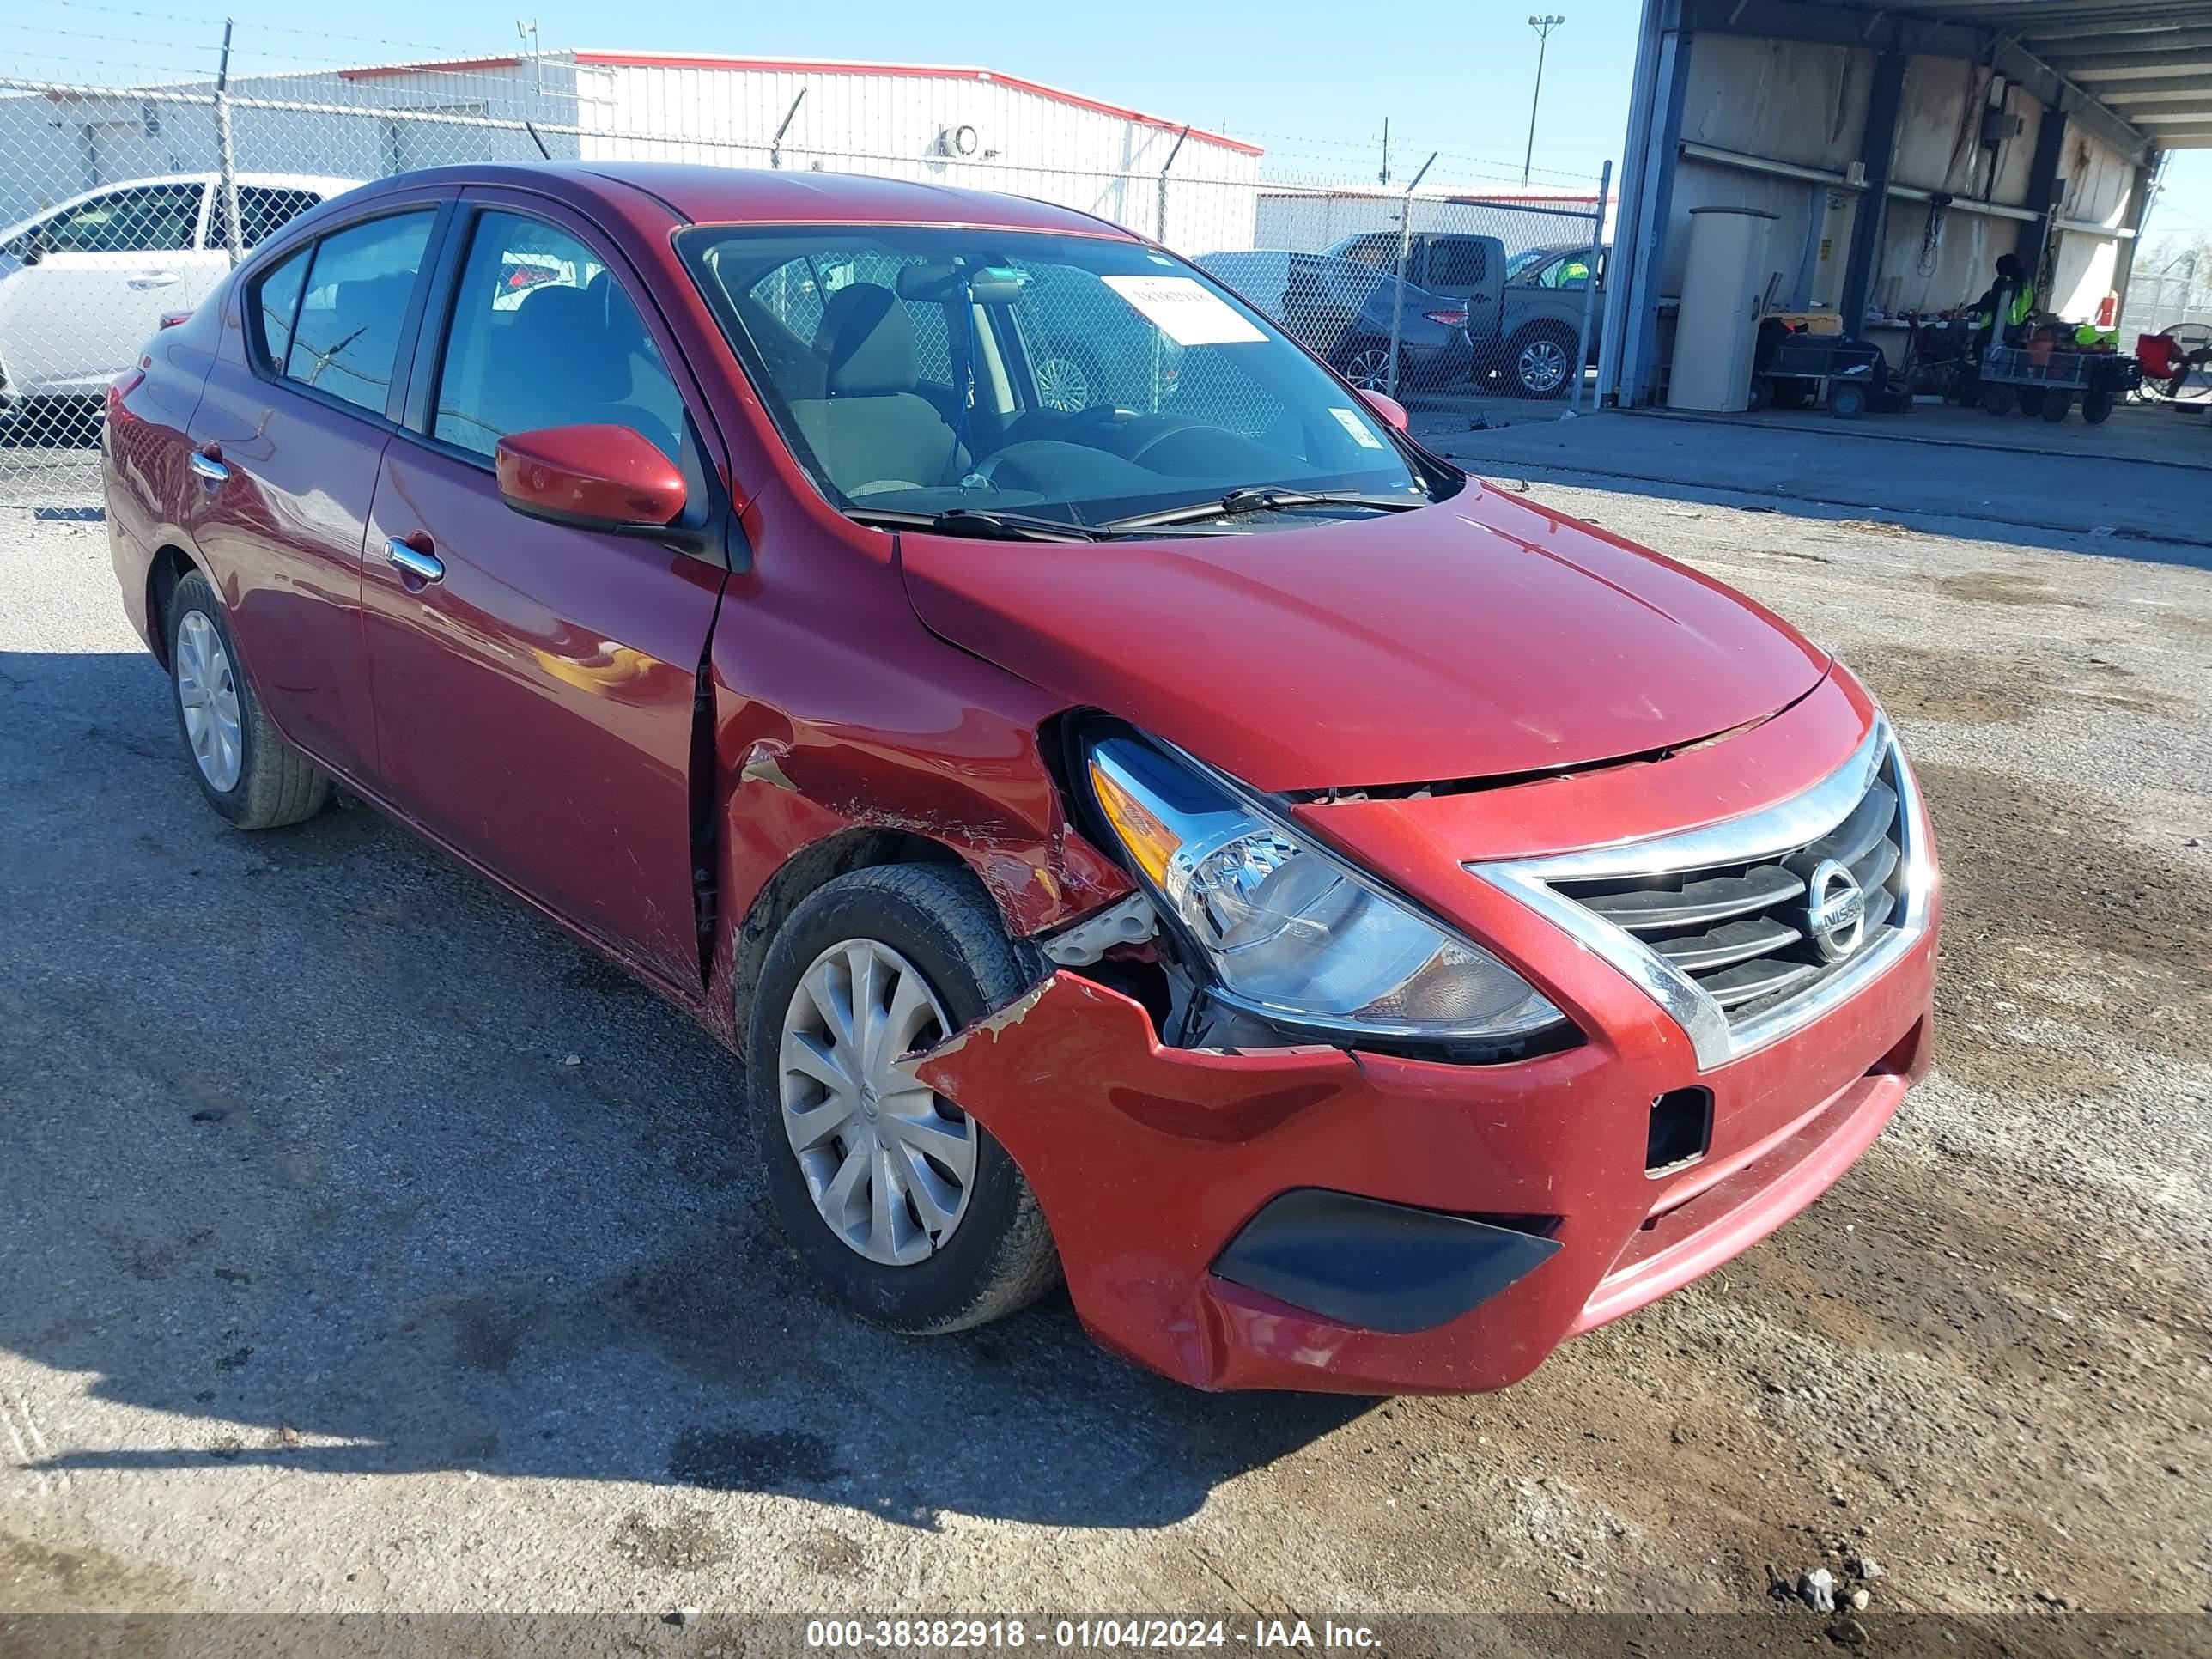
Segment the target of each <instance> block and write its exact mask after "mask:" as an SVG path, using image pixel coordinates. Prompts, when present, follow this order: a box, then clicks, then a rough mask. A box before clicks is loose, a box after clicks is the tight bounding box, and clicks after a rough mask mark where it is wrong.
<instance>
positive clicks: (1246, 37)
mask: <svg viewBox="0 0 2212 1659" xmlns="http://www.w3.org/2000/svg"><path fill="white" fill-rule="evenodd" d="M1547 3H1548V4H1550V5H1551V6H1552V7H1553V9H1557V10H1559V11H1561V12H1564V13H1565V15H1566V19H1567V21H1566V22H1565V24H1564V25H1563V26H1562V27H1559V29H1558V30H1557V31H1556V32H1555V33H1553V36H1552V41H1551V47H1550V53H1549V58H1548V61H1547V66H1546V70H1545V76H1544V94H1543V105H1542V112H1541V122H1540V125H1539V126H1538V129H1537V133H1536V155H1535V165H1536V167H1538V168H1540V169H1542V170H1543V172H1542V173H1540V174H1539V176H1540V177H1543V178H1547V179H1550V180H1551V181H1553V182H1559V181H1563V180H1565V179H1569V178H1571V179H1577V180H1580V179H1589V178H1590V177H1591V176H1592V175H1594V174H1595V172H1596V169H1597V166H1598V163H1599V162H1600V161H1602V160H1604V159H1605V158H1606V157H1607V156H1608V155H1617V154H1618V153H1619V150H1620V141H1621V131H1622V126H1623V123H1624V121H1625V119H1626V100H1627V87H1628V79H1629V73H1630V69H1631V66H1632V60H1633V56H1634V52H1635V30H1636V21H1637V17H1638V11H1639V7H1638V5H1637V4H1636V3H1635V0H1564V3H1561V0H1547ZM518 9H527V12H528V15H532V17H534V18H535V20H536V21H537V23H538V29H539V40H540V41H541V42H542V44H543V45H544V46H545V47H547V48H548V49H553V48H558V47H563V46H631V47H639V48H647V49H658V50H666V51H692V52H749V53H768V54H788V55H791V56H798V57H822V58H886V59H892V60H897V61H905V62H913V63H939V64H943V63H951V64H981V65H983V66H986V67H988V68H992V69H997V70H1005V71H1007V72H1008V73H1011V74H1016V75H1023V76H1030V77H1031V78H1033V79H1036V80H1040V81H1048V82H1053V83H1054V84H1057V85H1060V86H1064V87H1066V88H1070V89H1072V90H1075V91H1079V92H1084V93H1087V94H1091V96H1093V97H1097V98H1102V99H1106V100H1110V101H1113V102H1116V103H1122V104H1128V105H1133V106H1136V107H1138V108H1140V109H1145V110H1147V111H1150V112H1154V113H1157V114H1160V115H1164V116H1167V117H1170V118H1174V119H1177V120H1186V121H1190V122H1194V123H1195V124H1197V125H1200V126H1210V127H1215V128H1219V129H1225V130H1226V131H1229V132H1231V133H1233V134H1236V135H1237V136H1239V137H1246V138H1249V139H1250V140H1251V141H1252V142H1254V143H1260V144H1263V145H1265V146H1266V147H1267V150H1268V153H1269V157H1270V161H1271V162H1272V163H1273V166H1274V167H1277V168H1279V169H1281V170H1283V171H1285V172H1290V171H1297V172H1310V173H1326V174H1329V175H1333V176H1342V177H1353V176H1359V175H1363V174H1364V175H1365V176H1368V177H1372V176H1373V174H1374V173H1375V172H1376V170H1377V168H1378V167H1379V164H1380V160H1381V142H1380V141H1381V136H1382V132H1383V121H1384V119H1385V118H1386V117H1387V118H1389V123H1390V131H1391V139H1392V151H1393V154H1392V168H1393V171H1394V173H1396V175H1397V176H1398V177H1399V178H1400V179H1406V178H1409V177H1410V176H1411V173H1412V170H1413V168H1414V167H1419V165H1420V162H1421V161H1422V159H1423V158H1424V157H1425V156H1426V155H1427V154H1428V152H1429V151H1430V150H1431V149H1440V150H1443V151H1444V152H1445V155H1444V157H1443V159H1442V160H1440V161H1438V162H1437V168H1436V172H1435V173H1433V174H1432V175H1431V177H1432V178H1435V179H1439V180H1442V179H1481V178H1492V179H1496V178H1517V177H1518V176H1519V172H1520V164H1521V154H1522V144H1523V143H1524V142H1525V140H1526V138H1527V135H1528V99H1529V90H1530V86H1531V83H1532V82H1533V81H1534V76H1535V69H1536V40H1535V36H1534V33H1532V32H1531V31H1530V29H1529V28H1528V26H1527V24H1526V22H1525V21H1523V20H1524V19H1525V18H1526V17H1527V15H1528V12H1527V10H1526V9H1519V8H1516V7H1513V6H1510V5H1498V4H1495V3H1481V0H1475V3H1468V0H1461V3H1459V4H1457V5H1449V6H1448V5H1442V4H1437V3H1433V0H1391V3H1389V4H1381V5H1377V4H1367V5H1354V4H1349V3H1346V0H1331V3H1326V4H1324V3H1319V0H1279V3H1276V4H1274V5H1272V6H1270V7H1268V8H1267V9H1266V10H1265V13H1264V21H1260V18H1259V17H1258V15H1255V9H1249V8H1244V7H1237V8H1216V7H1208V6H1205V5H1202V4H1194V3H1191V0H1180V3H1170V0H1112V3H1107V4H1097V3H1093V4H1077V3H1067V0H1048V3H1044V4H1036V5H1026V6H1017V5H1004V4H992V5H972V4H971V5H967V6H958V5H954V6H945V5H917V4H915V3H914V0H896V3H893V0H840V3H838V4H836V5H819V6H817V5H795V6H785V7H778V8H775V9H770V8H765V7H762V8H753V7H746V8H744V9H739V8H736V7H732V8H730V9H727V10H721V11H716V10H709V9H706V8H702V7H700V6H698V5H696V3H682V0H626V3H624V4H623V6H621V7H619V8H610V7H608V6H606V5H605V4H604V3H585V0H509V5H508V6H507V7H495V6H483V5H474V6H457V5H454V4H453V3H452V0H380V3H378V4H377V5H375V6H373V7H356V8H346V9H337V10H335V11H334V12H331V13H326V14H325V15H326V16H328V17H329V18H330V20H331V28H328V29H325V28H321V27H313V25H311V24H310V23H309V22H308V21H307V17H308V13H307V9H305V8H303V7H301V5H300V4H299V3H298V0H230V3H229V4H228V7H227V10H228V14H229V15H232V16H234V17H235V18H236V20H237V22H238V40H239V43H240V58H239V64H240V67H241V68H243V69H245V70H256V69H259V70H274V69H279V68H305V67H312V66H316V65H321V64H329V63H331V62H333V61H356V62H380V61H388V60H390V59H392V58H396V57H402V56H406V55H410V54H413V53H416V52H425V51H427V52H432V53H435V54H438V55H457V56H486V55H490V54H495V53H501V52H512V51H513V50H514V49H515V46H516V37H515V33H514V26H513V17H514V15H515V12H516V10H518ZM748 14H750V15H748ZM220 16H221V13H219V12H210V13H207V14H201V13H198V12H197V11H195V10H194V9H193V8H192V5H191V0H143V4H142V3H139V0H101V3H100V4H98V5H94V4H92V3H89V0H13V3H12V4H11V5H10V6H9V21H7V22H5V23H0V63H6V62H9V61H11V60H12V61H13V62H15V63H16V64H21V65H22V66H23V67H24V68H25V69H26V70H28V71H29V72H32V73H36V74H58V72H59V71H61V70H75V72H76V73H77V74H85V73H86V72H87V71H88V70H96V71H104V72H103V73H102V74H101V75H100V78H119V77H128V78H133V79H136V78H144V77H148V76H152V75H154V74H157V73H161V72H164V71H167V72H180V71H185V70H189V71H191V72H194V73H198V72H204V70H208V69H210V68H211V67H212V64H213V47H214V45H215V42H216V40H217V39H218V38H219V37H220V34H221V29H222V26H221V21H220ZM88 78H90V77H89V76H88ZM2151 234H2152V235H2153V237H2154V238H2156V237H2159V236H2160V235H2162V234H2205V235H2212V152H2205V151H2197V152H2194V153H2191V154H2185V155H2180V156H2178V157H2177V158H2176V159H2175V161H2174V162H2173V164H2172V167H2170V168H2169V171H2168V188H2167V192H2166V200H2165V201H2164V202H2163V203H2162V204H2161V205H2160V211H2159V212H2158V213H2157V215H2156V216H2155V217H2154V222H2153V224H2152V227H2151Z"/></svg>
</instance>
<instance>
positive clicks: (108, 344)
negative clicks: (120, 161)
mask: <svg viewBox="0 0 2212 1659" xmlns="http://www.w3.org/2000/svg"><path fill="white" fill-rule="evenodd" d="M206 197H207V186H206V185H204V184H203V183H198V182H195V181H192V180H188V179H186V180H177V181H173V182H169V183H164V184H151V185H126V186H125V187H123V188H121V189H118V190H111V191H106V192H104V193H102V194H100V195H98V196H95V197H92V198H91V199H90V200H88V201H83V202H80V203H78V204H76V206H74V207H69V208H64V209H62V210H59V211H58V212H56V213H53V214H52V215H49V216H47V218H46V220H45V221H44V222H42V223H40V224H39V225H37V226H35V227H33V228H32V229H31V230H29V231H27V232H26V233H25V234H23V235H22V236H21V238H20V239H19V240H20V242H21V247H20V249H18V248H16V247H15V246H14V245H12V244H11V246H10V251H11V252H16V254H17V257H18V258H21V259H22V260H23V261H24V263H23V264H21V266H20V267H19V268H17V269H16V270H13V271H11V272H9V274H8V276H7V278H6V280H5V282H4V283H0V349H4V350H5V353H6V365H5V366H6V368H7V371H8V382H9V389H10V390H11V391H13V392H15V393H16V394H17V395H19V396H23V397H61V396H70V395H77V394H88V393H93V392H100V391H103V390H105V389H106V386H107V383H108V382H109V381H110V380H113V379H114V378H115V377H116V376H117V375H118V374H121V373H122V372H123V371H124V370H125V369H126V368H129V367H130V366H131V363H132V362H134V361H135V360H136V359H137V356H138V350H139V348H140V347H141V346H143V344H144V343H146V342H147V341H148V340H149V339H151V338H152V337H154V334H155V331H157V330H158V329H159V328H160V326H161V313H163V312H165V311H173V310H180V309H182V310H188V309H190V308H191V304H192V303H193V302H192V301H191V298H190V296H191V293H192V291H193V288H194V278H195V276H196V270H197V267H198V266H200V265H203V264H206V263H207V258H208V256H207V255H206V253H205V252H204V250H203V249H202V248H201V246H200V245H199V235H200V227H201V222H202V220H203V218H204V213H203V209H204V205H205V201H206ZM218 263H220V260H218Z"/></svg>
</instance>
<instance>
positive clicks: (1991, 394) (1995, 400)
mask: <svg viewBox="0 0 2212 1659" xmlns="http://www.w3.org/2000/svg"><path fill="white" fill-rule="evenodd" d="M2012 405H2013V395H2012V388H2011V387H2010V386H1989V385H1984V386H1983V387H1982V413H1983V414H1984V415H2009V414H2011V413H2012Z"/></svg>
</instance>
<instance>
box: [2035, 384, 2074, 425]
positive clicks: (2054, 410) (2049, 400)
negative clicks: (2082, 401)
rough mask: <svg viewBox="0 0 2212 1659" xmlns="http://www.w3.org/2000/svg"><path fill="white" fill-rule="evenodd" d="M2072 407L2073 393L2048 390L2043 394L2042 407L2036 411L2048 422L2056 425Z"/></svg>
mask: <svg viewBox="0 0 2212 1659" xmlns="http://www.w3.org/2000/svg"><path fill="white" fill-rule="evenodd" d="M2073 407H2074V394H2073V393H2072V392H2045V394H2044V398H2043V407H2042V409H2041V410H2039V411H2038V413H2039V414H2040V415H2041V416H2043V418H2044V419H2045V420H2046V421H2048V422H2051V425H2053V426H2057V424H2058V423H2059V422H2061V421H2063V420H2064V419H2065V418H2066V416H2067V415H2068V413H2069V411H2070V410H2072V409H2073Z"/></svg>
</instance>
